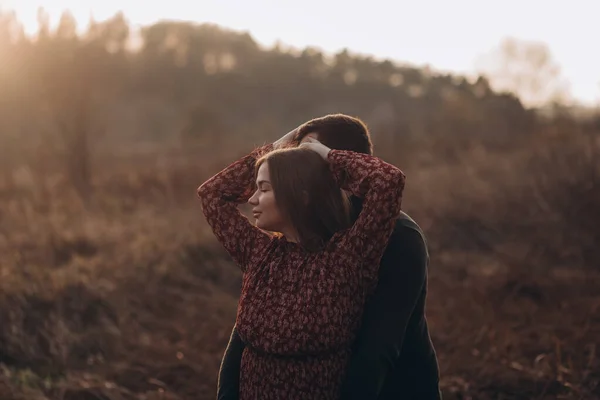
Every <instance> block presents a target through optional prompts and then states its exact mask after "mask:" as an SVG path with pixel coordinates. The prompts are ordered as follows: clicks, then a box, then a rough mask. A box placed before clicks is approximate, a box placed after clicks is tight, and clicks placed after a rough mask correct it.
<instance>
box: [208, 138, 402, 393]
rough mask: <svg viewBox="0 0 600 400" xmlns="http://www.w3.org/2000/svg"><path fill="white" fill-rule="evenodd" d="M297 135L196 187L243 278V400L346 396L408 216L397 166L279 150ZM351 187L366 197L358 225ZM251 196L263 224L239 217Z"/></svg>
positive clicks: (317, 149) (316, 149) (308, 150)
mask: <svg viewBox="0 0 600 400" xmlns="http://www.w3.org/2000/svg"><path fill="white" fill-rule="evenodd" d="M293 133H294V132H290V134H288V135H286V136H284V137H283V138H282V139H280V140H279V141H277V142H276V143H274V145H267V146H264V147H262V148H259V149H257V150H255V151H253V152H252V153H250V154H249V155H247V156H246V157H244V158H242V159H241V160H239V161H237V162H235V163H233V164H232V165H230V166H229V167H227V168H225V169H224V170H223V171H221V172H219V173H218V174H217V175H215V176H213V177H212V178H210V179H209V180H208V181H206V182H205V183H204V184H203V185H202V186H200V188H199V189H198V195H199V196H200V198H201V200H202V207H203V211H204V214H205V216H206V219H207V221H208V223H209V224H210V226H211V227H212V229H213V232H214V233H215V235H216V236H217V238H218V239H219V241H220V242H221V243H222V244H223V246H224V247H225V248H226V250H227V251H228V252H229V253H230V254H231V256H232V257H233V259H234V260H235V261H236V262H237V263H238V264H239V266H240V268H241V270H242V273H243V280H242V294H241V296H240V302H239V307H238V314H237V319H236V325H237V329H238V332H239V335H240V337H241V338H242V340H243V341H244V342H245V343H246V345H247V346H246V348H245V350H244V354H243V356H242V366H241V373H240V399H242V400H248V399H265V400H269V399H273V400H280V399H290V400H294V399H324V400H325V399H337V398H338V396H339V389H340V385H341V382H342V379H343V375H344V370H345V367H346V364H347V361H348V359H349V354H350V346H351V344H352V342H353V339H354V336H355V333H356V331H357V329H358V325H359V322H360V318H361V315H362V310H363V307H364V303H365V300H366V297H367V295H368V294H369V293H370V291H371V290H372V289H373V288H374V286H375V284H376V279H377V268H378V265H379V260H380V258H381V256H382V254H383V251H384V250H385V247H386V244H387V241H388V239H389V236H390V235H391V233H392V230H393V226H394V221H395V219H396V217H397V216H398V214H399V212H400V203H401V198H402V190H403V187H404V175H403V174H402V172H401V171H400V170H399V169H397V168H396V167H394V166H392V165H390V164H387V163H385V162H383V161H382V160H380V159H378V158H376V157H373V156H369V155H365V154H359V153H354V152H351V151H342V150H331V149H329V148H327V147H326V146H324V145H323V144H321V143H319V142H318V141H317V140H315V139H313V138H310V137H309V138H307V142H306V143H303V144H301V145H300V146H299V147H298V148H291V149H281V148H282V147H285V146H286V145H288V144H289V143H290V142H291V141H292V140H293ZM273 149H275V150H274V151H271V150H273ZM265 153H266V155H264V156H262V157H261V154H265ZM255 179H256V188H257V189H256V191H255V192H254V193H253V189H252V188H253V187H254V183H255V182H254V180H255ZM342 188H343V189H345V190H348V191H350V192H351V193H353V194H354V195H356V196H359V197H363V198H364V204H363V209H362V211H361V213H360V215H359V216H358V218H357V220H356V222H355V223H354V224H353V225H352V226H350V227H348V220H349V212H348V207H347V204H348V203H347V199H346V198H345V195H344V193H343V191H342ZM245 201H248V202H249V204H250V205H251V206H252V207H253V214H254V217H255V219H256V226H255V225H253V224H251V223H250V222H249V221H248V219H247V218H245V217H244V216H243V215H242V214H241V213H240V212H239V211H238V210H237V205H238V204H240V203H243V202H245ZM267 231H269V232H272V233H268V232H267Z"/></svg>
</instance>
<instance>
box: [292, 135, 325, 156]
mask: <svg viewBox="0 0 600 400" xmlns="http://www.w3.org/2000/svg"><path fill="white" fill-rule="evenodd" d="M298 147H300V148H305V149H310V150H312V151H314V152H316V153H318V154H319V155H320V156H321V157H323V159H324V160H325V161H327V156H328V155H329V152H330V151H331V149H330V148H329V147H327V146H325V145H324V144H323V143H321V142H319V141H318V140H317V139H315V138H313V137H309V136H307V137H305V138H304V139H303V140H302V143H300V146H298Z"/></svg>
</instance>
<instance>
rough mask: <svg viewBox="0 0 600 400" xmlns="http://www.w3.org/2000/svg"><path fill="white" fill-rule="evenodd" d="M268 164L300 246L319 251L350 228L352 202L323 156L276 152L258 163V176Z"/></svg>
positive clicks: (301, 150)
mask: <svg viewBox="0 0 600 400" xmlns="http://www.w3.org/2000/svg"><path fill="white" fill-rule="evenodd" d="M265 162H266V163H268V165H269V173H270V181H271V186H272V187H273V192H274V195H275V200H276V201H277V206H278V207H279V209H280V210H281V212H282V214H283V216H284V218H286V219H287V220H288V221H289V222H290V223H291V224H292V226H293V227H294V228H295V229H296V232H297V233H298V239H299V242H300V245H302V246H303V247H304V248H306V249H307V250H309V251H317V250H319V249H321V248H322V247H323V245H324V244H325V243H326V242H327V241H328V240H329V239H331V237H332V236H333V235H334V234H335V233H336V232H338V231H340V230H343V229H346V228H348V227H349V226H350V201H349V199H348V197H347V195H346V194H345V193H344V191H343V190H342V189H341V188H340V187H339V185H338V184H337V182H336V181H335V179H334V177H333V174H332V172H331V171H330V169H329V163H328V162H327V161H326V160H324V159H323V158H322V157H321V156H320V155H319V154H317V153H316V152H314V151H313V150H310V149H305V148H286V149H280V150H275V151H272V152H270V153H267V154H266V155H264V156H262V157H261V158H259V159H258V160H257V161H256V167H255V168H256V169H255V171H256V173H257V172H258V169H259V168H260V166H261V165H262V164H263V163H265Z"/></svg>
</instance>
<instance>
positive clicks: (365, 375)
mask: <svg viewBox="0 0 600 400" xmlns="http://www.w3.org/2000/svg"><path fill="white" fill-rule="evenodd" d="M427 262H428V255H427V247H426V244H425V241H424V240H423V237H422V235H421V233H420V232H418V231H417V230H416V229H413V228H409V227H406V226H401V227H399V228H397V230H396V231H395V232H394V233H393V234H392V237H391V238H390V241H389V244H388V247H387V249H386V251H385V253H384V255H383V258H382V261H381V267H380V275H379V282H378V284H377V288H376V289H375V292H374V294H373V296H372V297H371V298H370V299H369V302H368V304H367V306H366V308H365V313H364V317H363V321H362V325H361V328H360V331H359V333H358V336H357V339H356V344H355V346H354V352H353V354H352V357H351V360H350V364H349V367H348V371H347V374H346V378H345V380H344V384H343V386H342V397H341V398H342V399H343V400H353V399H357V400H358V399H360V400H375V399H377V397H378V396H379V393H380V391H381V388H382V386H383V383H384V381H385V379H386V376H387V374H388V372H389V371H390V370H391V369H392V368H393V366H394V362H395V361H396V359H397V358H398V356H399V354H400V350H401V348H402V342H403V340H404V333H405V331H406V327H407V324H408V322H409V320H410V317H411V315H412V312H413V309H414V307H415V304H416V302H417V301H418V299H419V295H420V294H421V291H422V289H423V286H424V284H425V280H426V276H427Z"/></svg>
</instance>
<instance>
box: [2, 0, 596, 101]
mask: <svg viewBox="0 0 600 400" xmlns="http://www.w3.org/2000/svg"><path fill="white" fill-rule="evenodd" d="M368 4H369V7H368V8H366V7H365V6H364V5H363V6H360V7H351V6H348V3H347V2H342V1H337V0H332V1H328V2H323V1H317V0H305V1H303V2H301V3H298V2H293V3H292V2H281V1H275V0H256V1H252V2H249V1H246V0H229V1H226V0H220V1H219V0H204V1H201V2H187V1H184V0H171V1H169V2H162V3H150V2H144V3H142V2H140V1H127V0H123V1H115V0H104V1H98V0H9V1H2V0H0V7H1V8H9V9H14V10H16V12H17V15H18V18H19V19H20V20H21V21H22V23H23V24H24V26H25V29H26V31H27V32H28V33H30V34H31V33H34V32H35V31H36V29H37V26H38V25H37V10H38V8H39V7H43V8H44V9H45V10H46V11H47V12H48V13H49V14H50V17H51V22H52V23H53V24H56V22H57V21H58V18H59V16H60V14H61V12H62V11H63V10H65V9H69V10H70V11H71V13H72V14H73V16H74V17H75V19H76V20H77V22H78V27H79V29H85V27H86V26H87V23H88V21H89V20H90V17H91V16H92V15H93V16H94V18H95V19H96V20H103V19H106V18H108V17H110V16H112V15H114V14H115V13H116V12H117V11H119V10H121V11H123V12H124V14H125V16H126V17H127V18H128V20H129V21H130V22H131V23H132V25H133V26H134V28H135V27H139V26H140V25H144V24H149V23H152V22H155V21H157V20H159V19H184V20H190V21H197V22H213V23H217V24H219V25H222V26H225V27H228V28H232V29H237V30H245V31H249V32H250V33H251V34H252V36H253V37H254V38H255V39H256V40H257V41H258V42H259V43H262V44H264V45H272V44H274V43H275V42H276V41H277V40H280V41H281V42H283V43H285V44H289V45H291V46H295V47H305V46H308V45H311V46H315V47H319V48H321V49H323V50H325V51H328V52H334V51H337V50H340V49H342V48H344V47H347V48H349V49H350V50H352V51H355V52H360V53H364V54H373V55H375V56H376V57H381V58H384V57H385V58H391V59H394V60H397V61H400V62H408V63H412V64H417V65H425V64H429V65H431V66H432V67H434V68H435V69H438V70H446V71H455V72H459V73H464V74H471V73H473V72H474V65H475V62H476V60H477V59H478V58H479V57H480V56H481V55H482V54H485V53H487V52H489V51H491V50H492V49H493V48H494V47H495V46H496V45H498V44H499V43H500V41H501V40H502V39H503V38H504V37H507V36H512V37H515V38H518V39H524V40H537V41H543V42H545V43H547V44H548V45H549V47H550V50H551V52H552V54H553V56H554V58H555V59H556V60H557V62H558V63H559V65H560V66H561V69H562V72H563V75H564V76H565V77H566V78H567V79H568V80H569V82H570V87H571V92H572V94H573V96H574V97H575V98H576V99H578V100H579V101H582V102H584V103H585V104H589V105H591V104H599V105H600V57H597V56H596V55H595V54H594V51H595V48H596V47H597V42H596V43H594V38H596V41H597V38H600V24H598V23H597V20H596V18H597V15H600V3H599V2H593V1H588V0H572V1H571V2H570V3H569V4H568V6H567V3H566V2H555V3H554V4H553V3H552V2H547V1H542V0H530V1H527V2H524V1H521V0H507V1H503V2H480V1H475V0H455V1H452V2H448V1H446V0H424V1H421V2H412V1H411V2H408V1H392V0H372V1H370V2H369V3H368Z"/></svg>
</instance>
